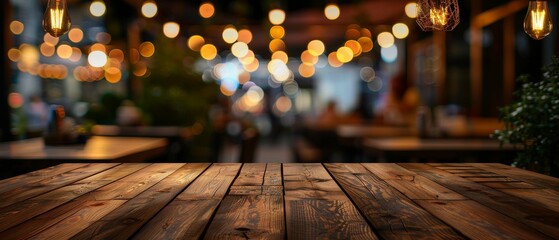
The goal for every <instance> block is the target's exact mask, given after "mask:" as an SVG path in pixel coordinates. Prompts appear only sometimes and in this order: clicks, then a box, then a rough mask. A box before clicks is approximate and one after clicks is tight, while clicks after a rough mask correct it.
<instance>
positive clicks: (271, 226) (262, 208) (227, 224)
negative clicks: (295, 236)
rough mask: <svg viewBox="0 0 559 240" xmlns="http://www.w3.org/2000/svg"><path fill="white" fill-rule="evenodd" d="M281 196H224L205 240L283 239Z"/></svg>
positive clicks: (283, 225)
mask: <svg viewBox="0 0 559 240" xmlns="http://www.w3.org/2000/svg"><path fill="white" fill-rule="evenodd" d="M283 214H284V209H283V197H282V196H281V195H245V196H231V195H230V196H227V197H225V199H224V200H223V201H222V203H221V206H220V207H219V209H218V211H217V213H216V215H215V217H214V218H213V220H212V223H211V224H210V226H209V228H208V231H207V234H206V236H205V239H284V238H285V235H284V234H285V223H284V215H283Z"/></svg>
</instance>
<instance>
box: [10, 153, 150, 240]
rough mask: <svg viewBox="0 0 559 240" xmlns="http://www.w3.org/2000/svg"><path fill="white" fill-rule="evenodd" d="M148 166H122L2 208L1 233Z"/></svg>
mask: <svg viewBox="0 0 559 240" xmlns="http://www.w3.org/2000/svg"><path fill="white" fill-rule="evenodd" d="M146 166H147V164H142V163H137V164H122V165H119V166H116V167H114V168H111V169H108V170H106V171H102V172H100V173H98V174H95V175H93V176H91V177H88V178H84V179H82V180H80V181H77V182H75V183H71V184H69V185H66V186H64V187H61V188H58V189H55V190H53V191H50V192H47V193H45V194H42V195H39V196H37V197H34V198H31V199H27V200H25V201H23V202H18V203H16V204H12V205H10V206H7V207H3V208H0V232H2V231H4V230H6V229H8V228H10V227H13V226H15V225H17V224H20V223H22V222H24V221H26V220H28V219H30V218H32V217H35V216H37V215H39V214H42V213H44V212H46V211H48V210H51V209H53V208H55V207H57V206H60V205H62V204H64V203H66V202H68V201H71V200H72V199H75V198H77V197H79V196H81V195H84V194H86V193H88V192H91V191H93V190H95V189H98V188H100V187H103V186H105V185H107V184H109V183H111V182H113V181H115V180H118V179H120V178H122V177H124V176H127V175H129V174H130V173H133V172H135V171H138V170H139V169H141V168H143V167H146Z"/></svg>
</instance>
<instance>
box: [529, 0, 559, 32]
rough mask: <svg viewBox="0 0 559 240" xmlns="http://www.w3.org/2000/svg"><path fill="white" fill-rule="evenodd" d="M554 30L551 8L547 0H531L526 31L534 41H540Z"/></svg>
mask: <svg viewBox="0 0 559 240" xmlns="http://www.w3.org/2000/svg"><path fill="white" fill-rule="evenodd" d="M551 30H553V23H552V21H551V16H550V15H549V8H548V7H547V1H545V0H530V2H529V3H528V12H527V13H526V17H525V18H524V31H525V32H526V33H527V34H528V35H529V36H530V37H532V38H533V39H536V40H540V39H543V38H544V37H546V36H547V35H549V33H551Z"/></svg>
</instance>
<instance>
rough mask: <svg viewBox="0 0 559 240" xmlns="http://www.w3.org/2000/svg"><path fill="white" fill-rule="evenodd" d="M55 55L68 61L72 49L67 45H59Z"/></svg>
mask: <svg viewBox="0 0 559 240" xmlns="http://www.w3.org/2000/svg"><path fill="white" fill-rule="evenodd" d="M56 54H57V55H58V57H60V58H62V59H68V58H70V56H72V47H70V45H67V44H61V45H60V46H58V48H57V49H56Z"/></svg>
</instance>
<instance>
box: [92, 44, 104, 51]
mask: <svg viewBox="0 0 559 240" xmlns="http://www.w3.org/2000/svg"><path fill="white" fill-rule="evenodd" d="M89 51H90V52H93V51H101V52H107V48H106V47H105V45H103V44H101V43H95V44H93V45H91V47H89Z"/></svg>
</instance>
